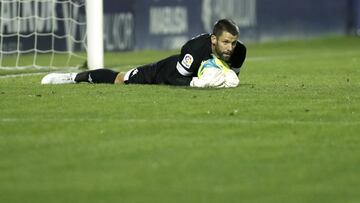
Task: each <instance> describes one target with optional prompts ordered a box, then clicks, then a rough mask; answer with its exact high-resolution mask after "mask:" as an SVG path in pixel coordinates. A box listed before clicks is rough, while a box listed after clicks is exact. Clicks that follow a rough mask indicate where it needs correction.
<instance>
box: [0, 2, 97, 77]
mask: <svg viewBox="0 0 360 203" xmlns="http://www.w3.org/2000/svg"><path fill="white" fill-rule="evenodd" d="M101 1H102V0H88V1H86V0H0V69H2V71H7V72H9V71H10V72H16V71H24V70H26V71H34V70H35V71H38V70H41V71H49V70H58V69H71V68H78V67H80V66H83V65H84V64H86V63H85V62H87V61H88V60H87V59H88V58H89V57H90V56H89V51H90V50H89V48H92V49H96V50H95V51H96V53H95V58H98V61H97V62H95V64H94V62H92V63H93V65H92V66H93V67H90V68H102V63H103V62H102V60H103V59H102V55H103V53H102V52H103V49H102V46H103V45H102V40H103V39H102V31H103V29H102V23H101V21H102V19H103V18H102V2H101ZM99 3H100V4H99ZM99 5H100V6H99ZM88 7H89V8H90V9H93V10H88V9H89V8H88ZM90 12H91V14H92V15H88V16H92V19H88V17H87V15H86V13H90ZM91 21H95V22H91ZM89 22H90V23H89ZM88 24H90V28H91V27H92V28H91V29H95V31H89V30H88V29H89V26H87V25H88ZM94 26H98V27H97V28H96V27H95V28H94ZM89 32H93V33H94V32H95V33H100V34H96V35H97V36H95V37H98V38H99V37H100V38H101V39H95V40H96V41H97V42H91V41H90V38H91V40H94V37H93V36H91V37H90V38H89V36H88V34H87V33H89ZM92 35H94V34H92ZM91 43H93V44H94V43H97V44H98V45H96V44H95V46H94V45H91ZM93 55H94V53H93ZM93 58H94V57H93ZM94 66H97V67H94ZM0 71H1V70H0Z"/></svg>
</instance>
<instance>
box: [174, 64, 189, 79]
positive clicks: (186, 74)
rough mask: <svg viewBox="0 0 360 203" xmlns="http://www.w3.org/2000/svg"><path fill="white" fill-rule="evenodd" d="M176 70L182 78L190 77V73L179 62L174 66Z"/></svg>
mask: <svg viewBox="0 0 360 203" xmlns="http://www.w3.org/2000/svg"><path fill="white" fill-rule="evenodd" d="M176 69H177V70H178V72H179V73H180V74H181V75H183V76H190V75H191V74H192V72H189V71H187V70H186V69H185V68H184V67H183V66H182V65H181V64H180V63H179V62H177V64H176Z"/></svg>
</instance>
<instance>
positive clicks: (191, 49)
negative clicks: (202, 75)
mask: <svg viewBox="0 0 360 203" xmlns="http://www.w3.org/2000/svg"><path fill="white" fill-rule="evenodd" d="M199 42H200V41H199V40H190V41H189V42H187V43H186V44H185V45H184V46H183V47H182V48H181V53H180V57H179V61H178V63H177V64H176V68H177V70H178V72H179V73H180V74H181V75H183V76H189V77H190V76H195V75H196V74H197V71H198V69H199V66H200V64H201V62H202V56H201V53H202V51H201V48H202V45H201V44H200V43H199Z"/></svg>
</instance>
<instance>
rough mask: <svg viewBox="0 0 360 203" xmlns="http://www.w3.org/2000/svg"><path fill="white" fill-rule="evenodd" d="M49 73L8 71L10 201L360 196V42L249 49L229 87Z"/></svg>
mask: <svg viewBox="0 0 360 203" xmlns="http://www.w3.org/2000/svg"><path fill="white" fill-rule="evenodd" d="M171 53H176V52H175V51H174V52H171ZM169 54H170V53H169V52H166V51H164V52H156V51H142V52H131V53H108V54H106V56H105V59H106V64H107V66H108V67H112V68H114V69H117V70H127V69H129V68H130V67H132V66H134V65H139V64H142V63H148V62H153V61H155V60H158V59H161V58H163V57H165V56H168V55H169ZM118 67H120V68H118ZM2 72H3V75H4V74H5V73H4V71H2ZM43 75H44V74H39V75H32V76H22V77H4V76H1V77H0V202H2V203H24V202H34V203H35V202H36V203H42V202H44V203H49V202H58V203H63V202H77V203H79V202H84V203H92V202H94V203H95V202H107V203H110V202H124V203H130V202H146V203H148V202H156V203H162V202H163V203H175V202H187V203H188V202H194V203H199V202H204V203H205V202H206V203H208V202H214V203H215V202H216V203H218V202H224V203H225V202H226V203H229V202H267V203H269V202H270V203H272V202H274V203H279V202H286V203H292V202H294V203H295V202H298V203H300V202H307V203H309V202H310V203H312V202H313V203H319V202H326V203H329V202H341V203H344V202H347V203H352V202H353V203H356V202H360V193H359V191H360V38H355V37H346V38H327V39H318V40H306V41H292V42H282V43H266V44H250V45H248V57H247V60H246V62H245V64H244V67H243V69H242V72H241V85H240V86H239V87H238V88H235V89H222V90H211V89H191V88H181V87H169V86H150V85H148V86H146V85H129V86H121V85H89V84H79V85H57V86H42V85H40V79H41V77H42V76H43Z"/></svg>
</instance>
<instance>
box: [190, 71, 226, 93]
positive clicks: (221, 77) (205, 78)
mask: <svg viewBox="0 0 360 203" xmlns="http://www.w3.org/2000/svg"><path fill="white" fill-rule="evenodd" d="M224 84H225V74H224V71H222V70H221V69H219V68H207V69H206V70H205V71H204V73H203V74H202V75H201V76H200V77H193V79H192V80H191V82H190V86H191V87H199V88H204V87H215V88H220V87H224Z"/></svg>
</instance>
